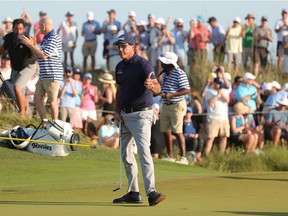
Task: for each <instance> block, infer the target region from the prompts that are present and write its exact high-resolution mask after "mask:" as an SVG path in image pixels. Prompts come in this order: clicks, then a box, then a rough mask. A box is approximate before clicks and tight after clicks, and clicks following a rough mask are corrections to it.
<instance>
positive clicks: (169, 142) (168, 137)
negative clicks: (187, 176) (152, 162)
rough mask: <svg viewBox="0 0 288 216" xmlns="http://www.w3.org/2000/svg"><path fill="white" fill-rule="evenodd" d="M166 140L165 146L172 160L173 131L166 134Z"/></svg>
mask: <svg viewBox="0 0 288 216" xmlns="http://www.w3.org/2000/svg"><path fill="white" fill-rule="evenodd" d="M164 138H165V144H166V148H167V154H168V156H169V157H170V158H174V156H173V146H172V133H171V130H168V131H166V132H164Z"/></svg>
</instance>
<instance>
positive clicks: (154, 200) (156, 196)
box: [148, 191, 166, 206]
mask: <svg viewBox="0 0 288 216" xmlns="http://www.w3.org/2000/svg"><path fill="white" fill-rule="evenodd" d="M165 198H166V195H164V194H162V193H157V192H156V191H153V192H151V193H150V194H149V195H148V202H149V206H155V205H157V204H158V203H160V202H162V201H163V200H164V199H165Z"/></svg>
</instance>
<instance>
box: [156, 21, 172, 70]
mask: <svg viewBox="0 0 288 216" xmlns="http://www.w3.org/2000/svg"><path fill="white" fill-rule="evenodd" d="M170 22H171V18H170V17H169V18H168V19H167V21H166V23H165V21H164V19H163V18H161V17H160V18H158V19H157V20H156V21H155V23H156V28H158V29H159V30H160V36H159V37H158V40H157V45H158V48H157V53H158V56H157V59H158V58H159V57H160V56H161V55H162V54H164V53H166V52H173V46H174V44H175V38H174V36H173V34H172V33H171V31H170V30H169V29H168V25H169V23H170ZM160 70H161V62H160V61H159V60H158V63H157V70H156V72H157V73H159V72H160Z"/></svg>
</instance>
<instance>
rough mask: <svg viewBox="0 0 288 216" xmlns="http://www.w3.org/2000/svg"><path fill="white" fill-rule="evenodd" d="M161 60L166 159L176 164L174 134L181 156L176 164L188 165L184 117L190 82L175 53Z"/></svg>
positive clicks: (162, 115) (167, 53) (162, 127)
mask: <svg viewBox="0 0 288 216" xmlns="http://www.w3.org/2000/svg"><path fill="white" fill-rule="evenodd" d="M159 60H160V61H161V66H162V68H163V70H162V72H161V74H162V75H163V77H162V82H161V96H162V99H163V106H162V110H161V114H160V118H161V121H160V130H161V132H163V133H164V136H165V142H166V148H167V153H168V155H167V157H166V158H164V159H165V160H167V161H170V162H175V158H174V157H173V145H172V132H173V133H174V135H175V136H176V138H177V141H178V145H179V148H180V156H181V158H180V160H178V161H176V163H180V164H184V165H188V160H187V158H186V147H185V139H184V135H183V117H184V115H185V114H186V111H187V104H186V100H185V99H184V95H186V94H189V92H190V86H189V82H188V79H187V75H186V73H185V72H184V71H183V70H181V69H180V68H179V66H178V65H177V60H178V56H177V55H176V54H175V53H173V52H166V53H164V54H162V55H160V57H159ZM161 74H160V75H161Z"/></svg>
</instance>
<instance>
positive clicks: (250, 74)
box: [243, 72, 256, 80]
mask: <svg viewBox="0 0 288 216" xmlns="http://www.w3.org/2000/svg"><path fill="white" fill-rule="evenodd" d="M243 79H244V80H249V79H250V80H255V79H256V77H255V76H254V75H253V74H252V73H250V72H246V73H244V75H243Z"/></svg>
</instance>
